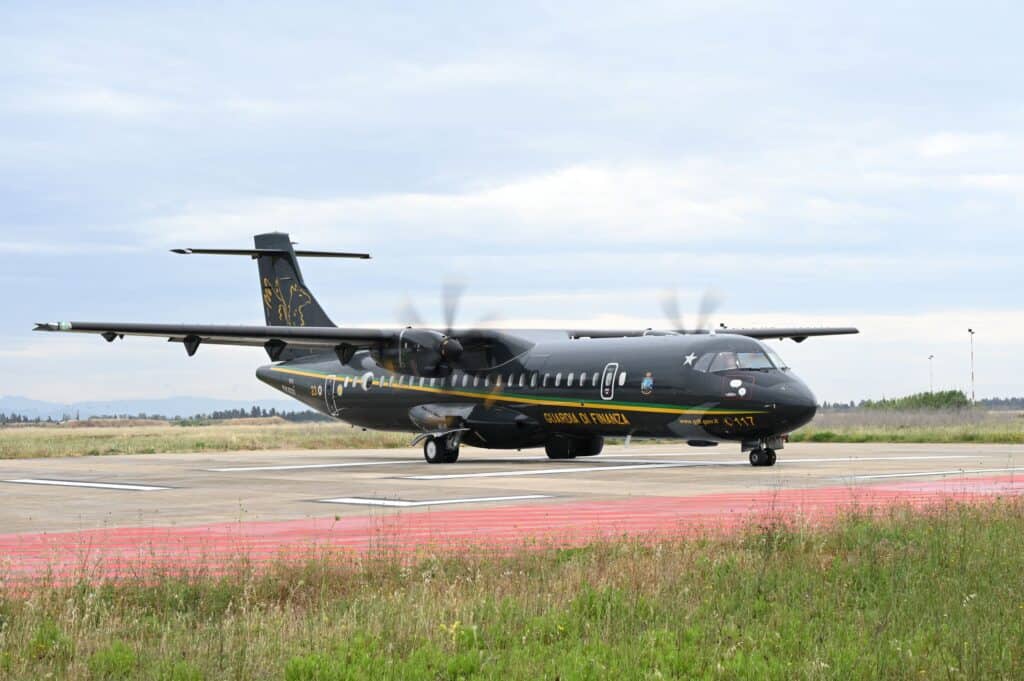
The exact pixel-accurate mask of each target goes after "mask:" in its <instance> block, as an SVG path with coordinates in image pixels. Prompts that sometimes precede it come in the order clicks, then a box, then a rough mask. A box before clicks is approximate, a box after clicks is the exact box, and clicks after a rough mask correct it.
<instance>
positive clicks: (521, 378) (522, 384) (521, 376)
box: [519, 374, 526, 388]
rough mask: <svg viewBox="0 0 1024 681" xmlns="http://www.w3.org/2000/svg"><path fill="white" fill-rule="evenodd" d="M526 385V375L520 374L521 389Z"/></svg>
mask: <svg viewBox="0 0 1024 681" xmlns="http://www.w3.org/2000/svg"><path fill="white" fill-rule="evenodd" d="M524 385H526V374H519V387H520V388H522V387H523V386H524Z"/></svg>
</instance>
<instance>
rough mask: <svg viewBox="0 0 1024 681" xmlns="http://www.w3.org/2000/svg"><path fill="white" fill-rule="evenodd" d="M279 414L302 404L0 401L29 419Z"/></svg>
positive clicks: (1, 409)
mask: <svg viewBox="0 0 1024 681" xmlns="http://www.w3.org/2000/svg"><path fill="white" fill-rule="evenodd" d="M254 405H255V406H258V407H261V408H263V409H277V410H278V411H303V410H304V407H303V405H302V404H300V403H298V402H296V401H294V400H219V399H212V398H209V397H165V398H161V399H151V400H110V401H92V402H72V403H69V404H62V403H59V402H45V401H42V400H32V399H29V398H27V397H18V396H8V397H0V414H20V415H21V416H27V417H29V418H32V419H34V418H36V417H37V416H38V417H39V418H42V419H46V418H52V419H54V420H56V419H60V418H62V417H63V416H64V415H70V416H72V417H75V416H76V415H77V416H78V417H79V418H83V419H86V418H89V417H91V416H106V415H116V414H129V415H132V416H134V415H136V414H148V415H157V416H167V417H177V416H194V415H195V414H209V413H210V412H214V411H225V410H228V409H251V408H252V407H253V406H254Z"/></svg>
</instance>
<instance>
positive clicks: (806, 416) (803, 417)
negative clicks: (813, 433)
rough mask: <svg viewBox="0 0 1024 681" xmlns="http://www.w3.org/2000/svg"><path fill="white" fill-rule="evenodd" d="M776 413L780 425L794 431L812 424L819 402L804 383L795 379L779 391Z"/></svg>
mask: <svg viewBox="0 0 1024 681" xmlns="http://www.w3.org/2000/svg"><path fill="white" fill-rule="evenodd" d="M776 412H777V413H778V416H779V421H780V425H783V426H785V427H786V428H787V429H788V430H790V431H793V430H796V429H797V428H799V427H800V426H803V425H806V424H808V423H810V422H811V419H813V418H814V415H815V414H816V413H817V412H818V400H817V398H816V397H815V396H814V393H812V392H811V390H810V388H808V387H807V386H806V385H804V383H803V381H801V380H800V379H797V378H794V379H793V380H792V381H790V382H788V383H786V385H785V386H784V389H782V390H780V391H779V398H778V401H777V402H776Z"/></svg>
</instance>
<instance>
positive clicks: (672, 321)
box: [661, 289, 685, 333]
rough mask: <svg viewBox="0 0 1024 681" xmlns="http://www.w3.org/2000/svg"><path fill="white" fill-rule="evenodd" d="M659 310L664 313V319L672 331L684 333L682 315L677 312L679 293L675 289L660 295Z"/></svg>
mask: <svg viewBox="0 0 1024 681" xmlns="http://www.w3.org/2000/svg"><path fill="white" fill-rule="evenodd" d="M661 309H662V311H663V312H664V313H665V319H667V320H668V323H669V325H670V326H671V328H672V330H673V331H680V332H683V333H685V330H684V328H683V315H682V313H680V312H679V292H678V291H676V290H675V289H668V290H666V291H665V292H663V293H662V294H661Z"/></svg>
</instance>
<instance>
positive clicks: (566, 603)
mask: <svg viewBox="0 0 1024 681" xmlns="http://www.w3.org/2000/svg"><path fill="white" fill-rule="evenodd" d="M48 675H50V678H66V679H72V680H75V679H135V678H138V679H179V680H186V679H187V680H190V681H194V680H196V679H218V680H219V679H289V680H291V681H312V680H317V681H331V680H334V679H460V678H461V679H556V678H557V679H594V678H608V679H612V678H614V679H660V678H697V679H1018V678H1024V504H1022V503H1021V502H1019V501H1003V502H998V503H995V504H993V505H990V506H984V507H969V506H950V507H948V508H945V509H942V510H940V511H937V512H931V513H916V512H911V511H909V510H906V509H897V510H894V511H892V512H891V513H890V514H889V515H887V516H885V517H882V518H871V517H867V516H856V515H854V516H850V517H846V518H844V519H842V520H841V521H840V522H839V523H838V524H837V525H836V526H835V527H833V528H830V529H819V530H809V529H806V528H804V529H801V528H794V527H786V526H783V525H780V524H772V523H767V524H765V526H763V527H760V528H751V529H750V530H749V531H747V532H746V533H744V534H741V535H740V536H736V537H732V538H723V539H707V538H706V539H700V540H689V541H683V540H673V541H666V542H662V543H652V542H641V541H636V540H618V541H609V542H605V543H600V544H595V545H591V546H587V547H583V548H574V549H557V548H549V549H535V550H523V551H518V552H515V553H513V554H511V555H505V556H498V557H496V556H486V555H476V554H473V553H464V554H460V555H458V556H422V557H420V558H419V559H418V560H416V561H413V562H410V561H398V560H395V559H392V558H389V557H388V556H378V557H371V558H368V559H362V560H361V561H356V560H355V559H352V558H348V559H342V558H338V557H333V558H332V557H330V556H324V557H320V558H317V559H314V560H310V561H309V562H307V563H304V564H302V565H299V566H290V567H289V566H285V565H278V566H275V567H272V568H271V569H269V571H264V572H262V573H261V572H255V571H249V570H244V569H242V570H240V571H239V572H238V573H237V574H232V575H230V576H227V577H223V578H221V577H212V576H203V575H194V576H191V577H169V576H152V577H149V578H147V579H146V580H145V581H142V582H137V583H122V584H120V585H111V584H106V585H94V586H90V585H84V584H82V585H77V586H72V587H47V588H42V587H40V588H38V589H36V590H34V591H31V592H30V593H20V594H8V595H6V596H5V597H3V598H2V599H0V676H2V677H3V678H5V679H39V678H46V677H47V676H48Z"/></svg>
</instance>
